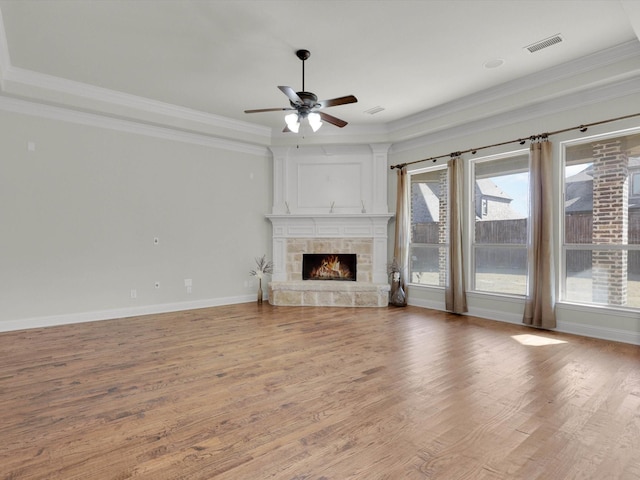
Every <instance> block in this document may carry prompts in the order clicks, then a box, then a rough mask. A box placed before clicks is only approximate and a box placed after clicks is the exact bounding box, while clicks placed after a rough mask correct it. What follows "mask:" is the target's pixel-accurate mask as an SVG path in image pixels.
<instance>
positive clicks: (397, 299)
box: [389, 272, 407, 307]
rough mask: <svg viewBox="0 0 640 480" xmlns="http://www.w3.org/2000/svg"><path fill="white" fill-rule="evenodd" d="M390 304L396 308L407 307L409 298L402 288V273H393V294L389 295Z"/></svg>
mask: <svg viewBox="0 0 640 480" xmlns="http://www.w3.org/2000/svg"><path fill="white" fill-rule="evenodd" d="M389 303H391V305H395V306H396V307H406V305H407V296H406V295H405V293H404V289H403V288H402V282H401V281H400V273H399V272H393V275H392V277H391V292H390V294H389Z"/></svg>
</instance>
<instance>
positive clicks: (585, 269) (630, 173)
mask: <svg viewBox="0 0 640 480" xmlns="http://www.w3.org/2000/svg"><path fill="white" fill-rule="evenodd" d="M638 173H640V133H635V134H630V135H624V136H617V137H616V136H609V137H599V138H597V139H589V140H585V141H582V142H580V143H574V144H570V145H566V146H565V149H564V175H563V178H564V232H563V249H562V250H563V251H562V256H563V266H564V274H563V278H562V287H561V299H562V300H566V301H571V302H577V303H587V304H599V305H607V306H614V307H627V308H628V307H632V308H639V307H640V204H638V202H637V201H632V200H630V197H632V196H633V195H634V194H635V193H636V189H637V186H636V183H637V182H636V180H637V178H636V175H637V174H638ZM630 179H631V182H630Z"/></svg>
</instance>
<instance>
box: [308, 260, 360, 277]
mask: <svg viewBox="0 0 640 480" xmlns="http://www.w3.org/2000/svg"><path fill="white" fill-rule="evenodd" d="M357 257H358V256H357V255H356V254H355V253H303V254H302V280H346V281H352V282H355V281H356V278H357V276H356V268H357Z"/></svg>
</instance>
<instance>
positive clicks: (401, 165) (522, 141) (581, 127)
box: [389, 113, 640, 170]
mask: <svg viewBox="0 0 640 480" xmlns="http://www.w3.org/2000/svg"><path fill="white" fill-rule="evenodd" d="M638 116H640V113H633V114H631V115H625V116H623V117H616V118H610V119H608V120H601V121H599V122H593V123H585V124H584V125H578V126H577V127H571V128H563V129H562V130H556V131H554V132H547V133H539V134H537V135H531V136H530V137H524V138H518V139H517V140H509V141H507V142H500V143H494V144H491V145H485V146H483V147H477V148H470V149H468V150H461V151H458V152H452V153H449V154H447V155H439V156H437V157H429V158H423V159H422V160H414V161H413V162H407V163H399V164H397V165H391V167H389V168H391V170H393V169H394V168H404V167H406V166H407V165H413V164H414V163H421V162H428V161H429V160H432V161H434V162H435V161H436V160H438V159H440V158H447V157H452V158H453V157H459V156H461V155H462V154H463V153H471V154H472V155H475V154H476V152H477V151H478V150H484V149H487V148H493V147H501V146H502V145H509V144H511V143H519V144H520V145H524V144H525V142H526V141H527V140H531V141H535V140H540V139H542V138H547V137H550V136H551V135H557V134H559V133H564V132H570V131H571V130H580V131H581V132H586V131H587V128H589V127H593V126H595V125H602V124H603V123H611V122H617V121H618V120H625V119H627V118H633V117H638Z"/></svg>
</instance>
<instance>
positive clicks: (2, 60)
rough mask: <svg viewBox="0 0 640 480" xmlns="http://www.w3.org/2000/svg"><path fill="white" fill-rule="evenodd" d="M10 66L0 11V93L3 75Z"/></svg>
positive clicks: (0, 12) (2, 88)
mask: <svg viewBox="0 0 640 480" xmlns="http://www.w3.org/2000/svg"><path fill="white" fill-rule="evenodd" d="M10 66H11V60H10V57H9V44H8V43H7V35H6V33H5V31H4V19H3V18H2V11H1V10H0V91H2V90H4V74H5V72H6V71H7V70H8V69H9V67H10Z"/></svg>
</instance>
